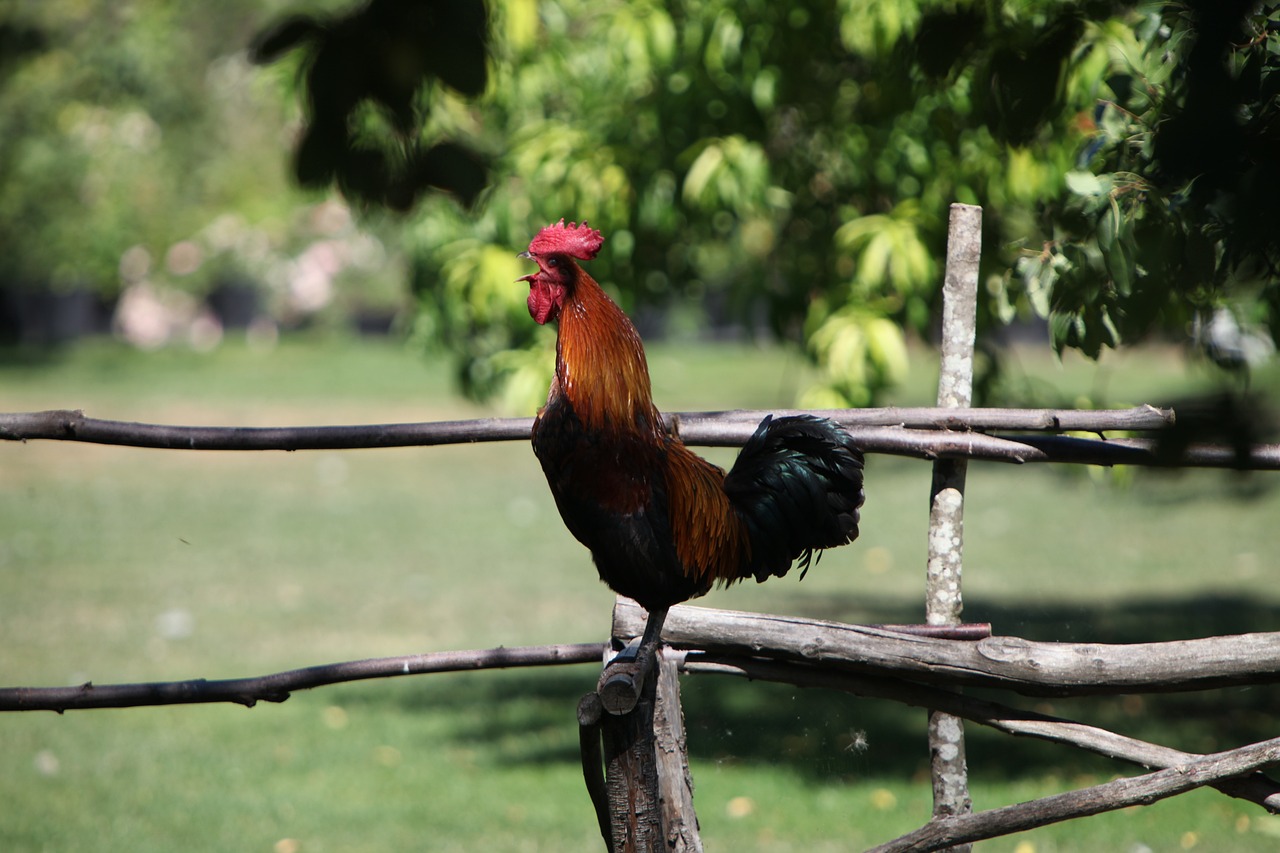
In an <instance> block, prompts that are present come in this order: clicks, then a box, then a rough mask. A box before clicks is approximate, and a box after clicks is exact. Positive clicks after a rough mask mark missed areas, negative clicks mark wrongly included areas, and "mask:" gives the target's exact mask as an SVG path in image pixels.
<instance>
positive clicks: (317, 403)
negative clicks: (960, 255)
mask: <svg viewBox="0 0 1280 853" xmlns="http://www.w3.org/2000/svg"><path fill="white" fill-rule="evenodd" d="M650 361H651V367H652V370H653V373H654V379H655V394H656V396H657V399H658V403H659V405H660V406H661V407H662V408H664V409H670V410H675V409H721V408H736V407H768V406H788V405H790V404H791V403H792V400H793V399H794V394H795V392H796V391H797V389H798V388H799V387H801V385H802V384H803V383H804V382H805V381H806V377H807V368H806V367H805V366H804V364H803V361H802V359H800V358H799V357H798V356H796V355H795V354H789V353H786V352H784V351H781V350H776V349H760V348H755V347H749V346H739V345H735V346H717V347H710V346H708V347H685V346H658V347H654V348H652V349H651V357H650ZM921 364H922V365H923V366H922V367H921V369H919V370H918V371H917V372H916V375H915V376H914V377H913V381H912V384H911V385H910V386H909V387H908V388H906V389H904V390H903V392H902V393H901V395H900V396H899V402H904V403H925V402H928V397H929V395H930V390H929V385H930V383H931V382H932V381H933V378H934V377H933V375H931V374H932V372H931V370H930V369H929V367H928V366H927V365H928V360H927V357H926V356H922V357H921ZM1015 368H1016V371H1017V376H1019V378H1020V381H1022V382H1024V383H1025V385H1026V387H1035V388H1037V389H1041V391H1042V392H1045V394H1046V396H1052V397H1053V398H1054V399H1057V400H1062V401H1066V402H1070V401H1073V400H1076V399H1087V400H1089V401H1092V402H1094V403H1099V404H1129V403H1135V402H1144V401H1157V400H1162V399H1169V398H1172V397H1176V396H1179V395H1180V394H1182V393H1184V392H1186V391H1187V390H1188V388H1189V387H1191V386H1193V385H1194V386H1201V387H1202V386H1203V384H1204V383H1205V382H1206V381H1207V379H1205V378H1204V377H1203V376H1200V375H1198V374H1196V375H1195V376H1193V379H1192V380H1188V379H1187V378H1186V376H1187V372H1186V370H1184V366H1183V365H1181V364H1180V363H1179V362H1178V361H1177V359H1176V358H1174V357H1172V356H1171V355H1170V354H1169V353H1168V352H1144V353H1135V354H1132V355H1129V356H1126V357H1113V358H1110V359H1108V360H1106V361H1104V363H1103V365H1101V366H1095V365H1092V364H1087V363H1084V362H1081V361H1077V360H1074V359H1067V360H1066V361H1065V362H1064V363H1062V364H1059V363H1057V362H1055V361H1053V360H1052V359H1050V358H1048V357H1046V356H1041V355H1039V354H1035V353H1024V354H1021V355H1020V356H1018V358H1017V359H1016V362H1015ZM1192 373H1193V374H1195V373H1196V372H1195V371H1192ZM448 377H449V367H448V365H447V364H443V363H440V362H436V361H431V360H424V359H423V358H422V357H421V356H419V355H418V354H416V353H414V352H412V351H410V350H407V349H404V348H402V347H400V346H398V345H395V344H390V343H386V342H356V341H346V340H328V341H307V340H286V341H284V342H283V343H282V344H281V345H280V346H279V347H277V348H276V349H274V350H272V351H270V352H257V351H253V350H250V349H247V348H244V347H240V346H236V345H233V344H231V345H227V346H224V347H223V348H222V349H221V350H219V351H218V352H217V353H215V354H212V355H201V354H195V353H190V352H179V351H174V352H162V353H156V354H152V355H146V356H144V355H141V354H138V353H134V352H130V351H127V350H124V349H121V348H118V347H116V346H115V345H111V344H92V345H88V346H85V347H81V348H78V349H73V350H68V351H65V352H61V353H58V354H56V355H51V356H41V357H34V356H31V355H30V354H25V355H22V356H19V354H13V353H10V354H8V356H7V358H0V409H3V410H7V411H22V410H31V409H41V408H83V409H84V410H86V412H87V413H88V414H90V415H93V416H98V417H109V418H121V419H128V420H140V421H159V422H171V423H192V424H200V423H203V424H253V425H268V424H319V423H360V422H383V421H404V420H431V419H438V418H456V417H472V416H478V415H484V414H492V413H491V412H488V411H486V410H484V409H482V408H480V407H478V406H475V405H472V404H468V403H465V402H463V401H460V400H459V399H458V398H457V397H456V396H455V395H454V393H453V391H452V388H451V386H450V383H449V378H448ZM1050 392H1051V393H1050ZM709 455H713V456H715V457H716V458H717V460H718V461H721V462H726V461H728V460H730V459H731V458H732V453H731V452H727V453H726V452H724V451H716V452H715V453H714V454H709ZM928 482H929V467H928V465H926V464H924V463H921V462H917V461H914V460H904V459H893V458H887V457H873V458H872V459H871V460H870V462H869V464H868V469H867V492H868V502H867V506H866V510H865V513H864V534H863V536H862V539H861V540H859V542H858V543H856V544H855V545H854V546H852V547H850V548H845V549H841V550H838V551H834V552H831V553H829V554H827V555H826V556H825V557H824V559H823V560H822V562H821V563H820V565H818V566H817V567H816V568H815V569H814V570H813V571H811V572H810V573H809V576H808V577H807V578H806V580H805V581H804V582H803V583H799V582H797V581H796V580H795V578H794V577H789V578H785V579H781V580H775V581H772V582H770V583H768V584H764V585H755V584H751V585H750V586H739V587H736V588H734V589H730V590H725V591H719V592H715V593H713V594H712V595H710V596H709V597H708V598H707V599H706V602H705V603H706V604H708V605H709V606H715V607H729V608H742V609H753V610H762V611H772V612H786V613H798V614H808V615H813V616H818V617H826V618H836V619H843V620H849V621H872V622H880V621H907V620H910V621H916V620H919V619H920V618H921V616H922V612H923V605H922V603H921V596H922V584H923V575H924V552H925V525H926V522H927V518H926V516H927V492H928ZM1269 482H1274V475H1269V478H1268V477H1267V476H1263V477H1254V478H1251V479H1250V480H1248V481H1245V482H1242V481H1241V480H1240V479H1239V478H1237V477H1234V476H1232V475H1228V474H1223V473H1219V472H1190V473H1184V474H1180V475H1169V474H1163V475H1162V474H1156V473H1151V472H1138V473H1137V474H1136V475H1134V476H1126V477H1121V478H1118V479H1117V481H1116V482H1114V483H1113V482H1112V481H1111V478H1109V477H1108V476H1106V475H1102V474H1099V473H1098V472H1092V473H1090V472H1087V471H1080V470H1068V469H1065V468H1050V467H1031V466H1028V467H1025V468H1015V467H1012V466H1003V465H997V464H985V465H974V466H972V467H971V469H970V486H969V498H970V501H969V507H968V513H967V519H966V533H967V541H966V596H967V610H966V617H967V618H969V619H971V620H974V621H991V622H993V623H994V624H995V628H996V630H997V631H998V632H1000V633H1005V634H1015V635H1021V636H1028V637H1033V638H1037V639H1045V640H1097V641H1113V642H1114V641H1135V640H1156V639H1168V638H1174V637H1193V636H1208V635H1212V634H1219V633H1234V632H1242V631H1255V630H1280V585H1278V584H1277V583H1276V572H1277V568H1278V567H1277V562H1276V561H1277V551H1278V550H1280V549H1278V548H1277V546H1280V536H1278V535H1277V533H1276V526H1275V519H1276V518H1280V490H1277V489H1276V488H1274V487H1272V488H1262V487H1259V486H1260V484H1262V485H1265V484H1266V483H1269ZM611 601H612V596H611V594H610V593H609V592H608V590H607V589H605V588H604V587H603V586H602V585H601V584H599V583H598V582H597V581H596V579H595V572H594V569H593V568H592V566H591V564H590V560H589V558H588V556H587V554H586V553H585V551H583V550H582V549H581V547H580V546H578V545H577V543H575V542H574V541H573V540H572V539H571V538H570V536H569V535H568V533H567V532H565V530H564V528H563V527H562V525H561V523H560V520H559V517H558V516H557V514H556V511H555V507H554V505H553V503H552V501H551V499H550V496H549V495H548V493H547V490H546V486H545V483H544V482H543V481H542V478H541V473H540V471H539V470H538V467H537V464H536V461H535V460H534V458H533V456H532V453H531V452H530V451H529V448H528V446H527V445H526V444H524V443H513V444H503V445H494V444H485V445H476V446H465V447H446V448H421V449H412V448H411V449H397V450H370V451H352V452H343V453H329V452H304V453H293V454H286V453H264V454H249V453H196V452H191V453H185V452H179V451H157V450H142V449H128V448H112V447H96V446H87V445H76V444H64V443H58V442H31V443H28V444H8V443H6V444H0V650H2V651H0V684H3V685H5V686H16V685H30V684H46V685H58V684H76V683H81V682H83V681H86V680H92V681H94V682H98V683H109V682H121V681H138V680H177V679H186V678H193V677H210V678H221V677H234V676H246V675H256V674H262V673H266V672H270V671H274V670H278V669H285V668H292V667H298V666H305V665H310V664H317V663H326V662H331V661H338V660H349V659H356V658H364V657H371V656H380V655H396V654H406V653H415V652H422V651H433V650H444V649H455V648H468V647H491V646H498V645H508V646H512V645H527V644H537V643H547V642H579V641H594V640H600V639H603V637H604V636H605V635H606V634H607V632H608V623H609V613H610V605H611ZM595 674H596V673H595V671H594V668H593V667H590V666H579V667H568V668H561V669H551V670H538V671H532V670H525V671H519V672H514V673H501V672H493V673H472V674H459V675H448V676H431V677H419V678H412V679H398V680H391V681H380V682H364V683H358V684H351V685H344V686H341V687H333V688H326V689H320V690H315V691H310V692H304V693H299V694H297V695H295V696H294V697H293V698H291V699H290V700H289V701H288V702H286V703H284V704H281V705H261V706H259V707H257V708H254V709H252V710H246V709H244V708H240V707H238V706H225V707H224V706H191V707H176V708H143V709H125V710H111V711H85V712H71V713H68V714H65V715H62V716H58V715H53V714H43V713H41V714H9V715H4V716H0V802H2V803H4V805H3V807H0V850H5V851H10V850H12V851H37V850H39V851H71V850H86V851H87V850H131V851H171V850H177V849H182V850H201V851H204V850H208V851H224V850H226V851H231V850H235V851H241V850H261V851H272V850H275V851H291V850H297V851H308V853H309V852H310V851H363V850H368V851H384V850H432V851H436V850H440V851H447V850H459V851H464V850H465V851H472V850H495V851H506V850H557V851H558V850H593V849H598V846H599V842H598V838H597V835H596V830H595V824H594V818H593V816H592V814H591V810H590V806H589V804H588V802H587V797H586V793H585V791H584V789H583V787H582V784H581V780H580V777H579V771H578V767H577V729H576V723H575V720H574V708H575V705H576V702H577V699H578V697H579V696H581V695H582V694H583V693H585V692H586V691H587V690H589V689H590V688H591V687H592V686H593V685H594V682H595ZM683 690H684V700H685V701H684V705H685V712H686V715H687V720H688V728H689V747H690V752H691V758H692V764H693V773H694V780H695V785H696V802H697V804H698V815H699V819H700V822H701V825H702V835H703V840H704V843H705V844H706V846H707V849H708V850H709V851H716V850H722V851H732V850H766V851H786V850H855V849H860V848H862V847H865V846H868V845H871V844H873V843H876V842H879V841H884V840H887V839H888V838H890V837H892V836H894V835H896V834H899V833H902V832H905V831H907V830H909V829H911V828H912V827H914V826H916V825H918V824H919V823H920V822H922V821H924V820H925V819H926V818H927V816H928V812H929V786H928V780H927V763H926V759H927V755H926V748H925V737H924V715H923V712H919V711H915V710H907V711H905V712H904V711H903V710H902V709H901V708H900V707H899V706H896V705H892V704H889V703H885V702H878V701H870V700H862V699H857V698H853V697H849V696H845V695H836V694H831V693H826V692H823V691H814V690H808V691H805V690H796V689H794V688H789V687H781V686H777V685H768V684H747V683H738V682H734V681H730V680H727V679H721V678H715V677H710V676H703V677H698V678H689V679H685V680H684V683H683ZM512 695H516V696H518V697H519V698H518V699H515V700H512V699H511V698H510V697H511V696H512ZM1000 698H1001V699H1002V700H1005V701H1013V702H1015V703H1021V704H1023V705H1024V706H1028V707H1036V708H1038V709H1041V710H1044V709H1046V708H1051V709H1052V710H1053V711H1055V712H1057V713H1061V714H1065V715H1069V716H1075V717H1077V718H1080V719H1083V720H1084V721H1086V722H1092V723H1097V724H1102V725H1107V726H1112V727H1115V728H1117V729H1118V730H1120V731H1123V732H1124V733H1126V734H1132V735H1135V736H1138V737H1146V738H1149V739H1152V740H1157V741H1160V742H1163V743H1167V744H1169V745H1171V746H1175V747H1179V748H1183V749H1187V750H1195V751H1210V750H1215V749H1225V748H1229V747H1231V746H1235V745H1239V744H1243V743H1246V742H1248V741H1250V740H1256V739H1261V738H1263V737H1270V736H1273V735H1275V734H1277V733H1278V732H1277V725H1276V724H1277V714H1276V708H1277V707H1280V702H1277V700H1278V699H1280V694H1278V693H1277V691H1275V690H1269V689H1266V690H1264V689H1254V690H1230V691H1227V690H1223V691H1211V692H1206V693H1201V694H1192V695H1185V696H1174V697H1163V698H1150V697H1148V698H1144V699H1139V698H1136V697H1122V698H1118V699H1108V700H1096V701H1087V702H1086V701H1077V702H1054V703H1052V705H1050V704H1049V703H1045V702H1042V701H1037V700H1020V699H1017V698H1016V697H1010V696H1001V697H1000ZM969 750H970V766H971V771H972V775H973V784H974V798H975V803H976V805H977V806H978V807H979V808H988V807H993V806H997V805H1000V804H1004V803H1009V802H1015V801H1019V800H1025V799H1029V798H1032V797H1035V796H1041V795H1044V794H1047V793H1052V792H1055V791H1059V790H1064V789H1066V788H1069V787H1077V786H1080V785H1084V784H1090V783H1094V782H1100V781H1105V780H1106V779H1108V778H1111V777H1112V776H1113V775H1115V774H1118V773H1130V772H1133V771H1131V769H1130V768H1127V767H1124V766H1122V765H1117V764H1112V763H1109V762H1106V761H1104V760H1102V759H1093V758H1090V757H1088V756H1082V755H1079V754H1077V753H1076V752H1074V751H1072V750H1069V749H1067V748H1063V747H1053V746H1050V745H1047V744H1042V743H1038V742H1034V741H1029V740H1013V739H1009V738H1007V737H1004V736H998V735H995V734H990V733H987V732H985V731H982V730H980V729H977V728H976V727H971V728H970V741H969ZM1278 844H1280V818H1272V817H1268V816H1266V815H1265V814H1263V813H1262V811H1261V810H1260V809H1258V808H1257V807H1255V806H1252V805H1249V804H1245V803H1240V802H1238V801H1234V800H1228V799H1227V798H1225V797H1223V796H1221V795H1219V794H1217V793H1215V792H1211V791H1202V792H1197V793H1195V794H1192V795H1189V796H1187V797H1184V798H1177V799H1175V800H1172V801H1168V802H1165V803H1160V804H1156V805H1154V806H1151V807H1147V808H1141V809H1129V810H1125V811H1123V812H1118V813H1114V814H1109V815H1104V816H1100V817H1097V818H1091V819H1088V820H1083V821H1077V822H1074V823H1072V824H1070V825H1062V826H1057V827H1051V828H1046V829H1044V830H1040V831H1036V832H1032V833H1026V834H1023V835H1021V836H1017V837H1013V838H1009V839H1003V840H999V841H994V842H989V843H987V844H984V845H980V849H982V850H989V851H1006V850H1007V851H1018V853H1048V851H1083V850H1089V851H1094V850H1117V851H1136V850H1152V851H1165V850H1182V849H1195V850H1213V851H1217V850H1223V851H1226V850H1232V851H1235V850H1242V851H1263V850H1274V849H1276V847H1277V845H1278Z"/></svg>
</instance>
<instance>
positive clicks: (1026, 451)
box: [0, 406, 1280, 470]
mask: <svg viewBox="0 0 1280 853" xmlns="http://www.w3.org/2000/svg"><path fill="white" fill-rule="evenodd" d="M786 413H791V410H783V411H780V412H767V411H736V412H702V413H675V414H669V415H667V416H666V417H667V419H668V423H669V424H670V425H671V428H672V429H673V430H675V431H677V432H678V433H679V435H680V436H681V438H683V439H684V440H685V441H686V442H688V443H689V444H693V445H700V446H737V445H741V444H742V443H744V442H745V441H746V440H747V439H748V438H749V437H750V435H751V433H752V432H753V431H754V430H755V427H756V424H758V423H759V421H760V419H761V418H763V417H764V416H765V415H767V414H786ZM815 414H820V415H826V416H830V417H832V418H834V419H835V420H837V421H839V422H840V423H841V424H842V425H844V426H845V427H846V428H847V429H848V430H849V432H850V434H851V435H852V436H853V438H854V440H855V441H857V442H858V444H859V445H860V446H861V447H862V449H863V450H864V451H865V452H868V453H885V454H891V455H897V456H910V457H915V458H920V459H942V458H956V459H980V460H989V461H999V462H1014V463H1022V462H1072V463H1078V464H1093V465H1155V466H1173V465H1176V466H1184V467H1211V468H1239V469H1247V470H1280V444H1259V445H1253V446H1250V447H1245V448H1236V447H1231V446H1225V445H1200V444H1193V445H1190V446H1188V447H1185V448H1180V449H1179V451H1178V453H1177V454H1173V455H1170V454H1167V453H1165V452H1163V450H1162V448H1161V446H1160V444H1159V442H1158V440H1153V439H1134V438H1122V439H1091V438H1080V437H1077V436H1062V435H1034V434H1020V435H988V434H986V433H984V432H981V430H985V429H1000V430H1011V431H1014V430H1016V431H1021V432H1024V433H1032V432H1044V431H1055V430H1056V431H1063V430H1066V431H1072V432H1092V433H1097V434H1102V433H1104V432H1108V431H1116V430H1120V431H1125V432H1135V431H1146V432H1158V431H1159V430H1162V429H1166V428H1168V427H1169V426H1170V425H1171V424H1172V423H1173V422H1174V418H1175V414H1174V412H1172V411H1171V410H1168V409H1156V408H1153V407H1151V406H1139V407H1136V408H1132V409H1115V410H1098V411H1076V410H1069V409H1068V410H1050V409H1025V410H1024V409H964V410H960V411H957V410H955V409H927V408H912V409H904V408H886V409H856V410H836V411H822V412H815ZM532 425H533V421H532V419H531V418H479V419H476V420H464V421H436V422H424V423H399V424H358V425H342V426H303V427H214V426H177V425H168V424H149V423H134V422H129V421H113V420H103V419H100V418H91V417H87V416H85V414H84V413H83V412H79V411H73V410H66V409H58V410H51V411H45V412H15V413H0V439H3V440H9V441H29V440H55V441H80V442H89V443H93V444H111V445H122V446H130V447H151V448H163V449H172V450H252V451H261V450H284V451H294V450H351V449H363V448H377V447H425V446H434V445H442V444H468V443H475V442H490V441H522V440H527V439H528V437H529V433H530V430H531V429H532Z"/></svg>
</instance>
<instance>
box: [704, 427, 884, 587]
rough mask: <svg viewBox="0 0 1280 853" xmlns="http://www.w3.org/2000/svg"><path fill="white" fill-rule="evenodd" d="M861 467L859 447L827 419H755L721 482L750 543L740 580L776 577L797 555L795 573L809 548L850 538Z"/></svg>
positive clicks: (805, 563) (808, 558)
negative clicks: (751, 431) (752, 430)
mask: <svg viewBox="0 0 1280 853" xmlns="http://www.w3.org/2000/svg"><path fill="white" fill-rule="evenodd" d="M862 466H863V459H862V451H860V450H859V449H858V448H857V447H856V446H855V445H854V443H853V439H852V438H850V437H849V434H848V433H846V432H845V431H844V430H843V429H842V428H841V427H840V426H839V425H837V424H835V423H834V422H832V421H829V420H826V419H825V418H818V417H814V416H812V415H794V416H788V417H782V418H776V419H775V418H774V417H773V416H772V415H769V416H767V417H766V418H765V419H764V420H763V421H761V422H760V426H759V427H758V428H757V429H756V431H755V434H754V435H752V436H751V438H750V439H749V440H748V441H747V443H746V444H745V445H744V446H743V448H742V452H741V453H740V454H739V455H738V459H737V461H736V462H734V465H733V468H732V470H730V471H729V473H728V474H727V475H726V476H725V480H724V490H725V493H726V494H727V495H728V496H729V500H730V501H731V502H732V503H733V506H734V508H735V509H736V510H737V511H738V513H739V515H740V516H741V517H742V519H743V521H744V522H745V523H746V525H747V529H748V531H749V537H750V542H751V558H750V559H749V560H747V561H746V563H745V564H744V565H743V567H742V574H741V577H744V578H745V577H748V576H750V575H754V576H755V579H756V580H757V581H763V580H765V579H766V578H768V577H771V576H777V577H781V576H782V575H785V574H786V573H787V571H788V570H790V568H791V564H792V563H793V562H794V561H796V560H797V559H798V560H799V561H800V570H801V577H803V576H804V572H806V571H808V569H809V563H810V561H811V559H812V558H813V555H814V552H815V551H821V550H822V549H823V548H834V547H836V546H838V545H844V544H846V543H849V542H852V541H853V540H854V539H856V538H857V537H858V515H859V514H858V510H859V508H860V507H861V506H862V502H863V498H864V495H863V491H862Z"/></svg>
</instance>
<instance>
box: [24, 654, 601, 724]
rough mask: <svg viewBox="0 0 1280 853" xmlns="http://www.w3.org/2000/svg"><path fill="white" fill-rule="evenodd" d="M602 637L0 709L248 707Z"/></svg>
mask: <svg viewBox="0 0 1280 853" xmlns="http://www.w3.org/2000/svg"><path fill="white" fill-rule="evenodd" d="M605 648H606V644H605V643H574V644H569V645H553V646H516V647H512V648H496V649H484V650H478V651H454V652H432V653H430V654H423V655H406V656H404V657H391V658H370V659H368V660H357V661H347V662H344V663H331V664H322V665H319V666H309V667H306V668H304V669H292V670H288V671H287V672H277V673H273V674H271V675H263V676H256V677H251V678H231V679H224V680H219V681H210V680H208V679H204V678H197V679H192V680H189V681H167V682H152V683H148V684H91V683H90V684H81V685H78V686H76V687H4V688H0V711H56V712H58V713H62V712H63V711H70V710H79V709H86V708H134V707H139V706H144V705H188V704H199V703H208V702H233V703H236V704H238V705H244V706H246V707H249V708H252V707H253V706H254V705H256V704H257V703H258V702H283V701H285V700H286V699H288V698H289V695H290V693H291V692H293V691H295V690H310V689H312V688H314V687H322V686H324V685H328V684H342V683H345V682H348V681H363V680H365V679H370V678H395V677H397V676H402V675H422V674H426V673H431V672H464V671H467V670H474V669H509V668H517V667H527V666H555V665H560V664H573V663H598V662H599V661H600V659H601V655H603V654H604V650H605Z"/></svg>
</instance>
